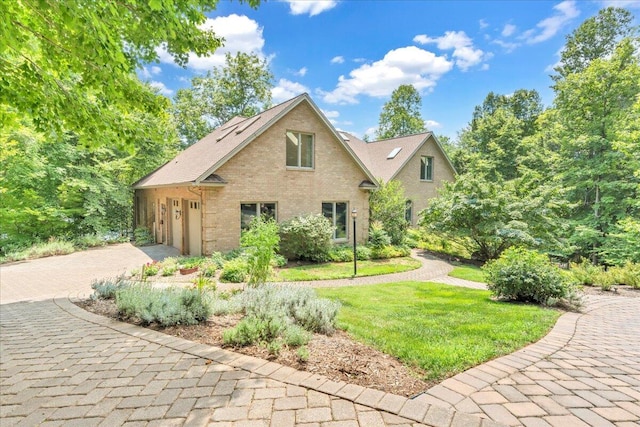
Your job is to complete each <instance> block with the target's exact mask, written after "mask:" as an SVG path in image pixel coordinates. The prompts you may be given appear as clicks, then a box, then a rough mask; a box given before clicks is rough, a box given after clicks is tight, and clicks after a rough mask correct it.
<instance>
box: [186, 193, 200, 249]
mask: <svg viewBox="0 0 640 427" xmlns="http://www.w3.org/2000/svg"><path fill="white" fill-rule="evenodd" d="M192 186H193V187H195V186H196V183H195V182H194V183H193V184H192ZM187 191H188V192H189V193H193V194H195V195H196V196H198V197H199V198H200V255H204V245H203V244H202V243H203V241H204V240H203V239H204V203H203V202H202V189H200V192H199V193H196V192H195V191H193V190H192V189H191V187H187Z"/></svg>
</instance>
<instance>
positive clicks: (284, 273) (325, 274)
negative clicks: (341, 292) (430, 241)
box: [273, 257, 422, 282]
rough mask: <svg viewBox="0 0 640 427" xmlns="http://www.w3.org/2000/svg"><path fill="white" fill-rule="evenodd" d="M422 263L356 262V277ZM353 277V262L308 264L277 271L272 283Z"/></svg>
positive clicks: (399, 260) (408, 260)
mask: <svg viewBox="0 0 640 427" xmlns="http://www.w3.org/2000/svg"><path fill="white" fill-rule="evenodd" d="M421 265H422V263H421V262H420V261H419V260H417V259H414V258H411V257H401V258H390V259H378V260H370V261H358V277H360V276H377V275H380V274H390V273H400V272H403V271H409V270H415V269H416V268H419V267H420V266H421ZM349 277H353V262H331V263H326V264H309V265H301V266H298V267H289V268H283V269H279V270H277V271H276V272H275V277H274V279H273V280H274V281H280V282H299V281H307V280H326V279H346V278H349Z"/></svg>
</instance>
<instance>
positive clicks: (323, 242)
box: [280, 214, 333, 262]
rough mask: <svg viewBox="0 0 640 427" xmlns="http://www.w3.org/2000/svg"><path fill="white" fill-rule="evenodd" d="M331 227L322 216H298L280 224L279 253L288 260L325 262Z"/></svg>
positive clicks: (329, 243) (331, 233) (328, 248)
mask: <svg viewBox="0 0 640 427" xmlns="http://www.w3.org/2000/svg"><path fill="white" fill-rule="evenodd" d="M332 237H333V225H332V224H331V222H330V221H329V220H328V219H327V218H325V217H324V216H322V215H321V214H317V215H307V216H298V217H295V218H292V219H290V220H288V221H285V222H283V223H282V224H280V253H281V254H282V255H284V256H285V257H287V258H289V259H304V260H309V261H315V262H325V261H327V259H328V254H329V251H330V250H331V238H332Z"/></svg>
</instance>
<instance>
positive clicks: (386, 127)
mask: <svg viewBox="0 0 640 427" xmlns="http://www.w3.org/2000/svg"><path fill="white" fill-rule="evenodd" d="M421 107H422V98H421V97H420V94H419V93H418V91H417V90H416V88H415V87H413V86H412V85H401V86H399V87H398V88H397V89H396V90H394V91H393V93H392V94H391V99H390V100H389V101H388V102H386V103H385V104H384V106H383V107H382V112H381V113H380V119H379V120H378V130H376V138H378V139H388V138H395V137H398V136H405V135H412V134H415V133H420V132H424V131H425V130H426V127H425V124H424V120H422V116H421V114H420V108H421Z"/></svg>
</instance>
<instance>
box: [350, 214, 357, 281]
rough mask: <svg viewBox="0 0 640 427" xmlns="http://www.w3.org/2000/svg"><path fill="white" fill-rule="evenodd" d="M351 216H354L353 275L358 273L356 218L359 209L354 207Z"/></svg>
mask: <svg viewBox="0 0 640 427" xmlns="http://www.w3.org/2000/svg"><path fill="white" fill-rule="evenodd" d="M351 218H353V277H355V276H356V275H357V274H358V255H357V253H356V218H358V211H357V210H356V209H355V208H354V209H353V210H352V211H351Z"/></svg>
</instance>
